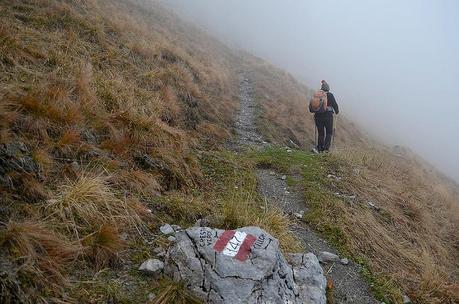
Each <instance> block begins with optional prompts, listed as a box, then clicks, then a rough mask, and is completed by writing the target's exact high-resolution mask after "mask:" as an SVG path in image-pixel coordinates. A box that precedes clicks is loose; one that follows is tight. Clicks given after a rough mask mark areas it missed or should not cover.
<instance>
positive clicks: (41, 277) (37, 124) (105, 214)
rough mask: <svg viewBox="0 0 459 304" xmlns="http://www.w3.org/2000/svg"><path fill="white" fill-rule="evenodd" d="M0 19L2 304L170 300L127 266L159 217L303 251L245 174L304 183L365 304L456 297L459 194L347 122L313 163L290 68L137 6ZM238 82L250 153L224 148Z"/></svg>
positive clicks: (27, 3)
mask: <svg viewBox="0 0 459 304" xmlns="http://www.w3.org/2000/svg"><path fill="white" fill-rule="evenodd" d="M0 19H1V23H0V193H1V198H0V225H1V227H0V265H1V269H2V272H1V276H0V292H1V294H0V300H1V301H0V302H2V303H108V302H110V303H139V302H146V301H147V296H148V293H149V292H151V291H154V292H159V293H161V292H163V291H165V290H166V291H167V290H170V288H171V286H174V288H175V289H174V290H177V294H180V296H183V299H184V300H183V302H184V303H185V302H186V301H188V300H189V299H191V298H192V297H191V296H190V295H188V294H187V293H186V291H185V290H184V288H183V286H181V285H180V284H178V285H177V284H176V283H172V282H171V281H170V280H168V279H162V280H160V281H159V282H157V281H154V280H150V279H146V278H145V277H144V276H141V275H139V274H138V273H137V272H136V271H135V270H136V269H137V268H138V266H139V263H141V262H142V261H143V260H145V259H146V258H149V257H153V256H155V253H154V252H153V250H152V248H153V247H161V248H166V247H167V246H168V245H169V243H170V242H169V241H168V240H167V239H166V238H165V237H164V236H161V235H158V233H157V230H158V227H159V226H161V225H162V224H164V223H175V224H180V225H182V226H184V227H188V226H192V225H193V224H194V223H195V221H196V220H198V219H202V218H205V219H206V220H207V221H208V222H209V224H210V225H212V226H214V227H219V228H226V229H230V228H231V229H235V228H238V227H242V226H244V225H257V226H260V227H262V228H264V229H266V230H267V231H269V232H270V233H271V234H272V235H274V236H275V237H277V238H278V239H279V240H280V243H281V248H282V249H283V250H285V251H289V252H291V251H301V250H303V244H301V243H300V242H299V241H298V240H297V239H296V238H295V236H294V234H292V232H291V228H292V227H290V225H289V223H291V222H292V221H291V219H290V218H289V215H288V214H285V213H283V212H281V211H280V210H276V209H270V210H264V209H263V210H264V211H263V214H260V212H261V211H260V210H261V209H260V206H262V205H263V200H262V198H261V197H260V196H259V194H258V193H257V179H256V176H255V173H254V172H255V170H256V168H257V167H259V166H268V167H270V168H273V169H276V170H278V171H279V172H283V173H284V174H286V175H288V176H297V175H300V176H302V177H301V178H302V180H301V183H299V184H298V186H299V187H302V188H301V189H302V195H303V196H304V199H305V200H306V201H307V202H308V203H309V204H310V205H311V214H310V215H309V216H306V217H305V219H304V221H305V222H306V223H307V224H309V225H311V226H312V227H314V228H315V229H316V230H317V231H318V232H319V233H321V234H322V235H323V236H324V237H325V238H327V239H328V240H329V241H330V242H331V243H333V244H334V245H335V246H336V247H337V248H338V249H339V250H340V251H341V252H342V253H343V254H345V255H346V256H348V257H349V258H351V259H353V260H355V261H356V262H357V263H360V264H361V265H362V269H364V272H365V273H366V275H367V278H368V280H369V282H371V284H372V287H374V292H375V293H377V294H378V297H379V298H380V299H384V300H385V301H386V303H398V302H400V301H401V294H402V293H405V294H408V295H409V296H410V298H411V299H412V300H414V301H415V303H455V302H456V301H458V294H459V289H458V286H459V285H458V282H459V277H458V276H459V271H458V269H459V238H458V235H457V231H458V229H459V187H458V186H457V184H455V183H454V182H452V181H450V180H448V179H447V178H446V177H444V176H443V175H442V174H441V173H439V172H437V171H436V170H435V169H434V168H433V167H431V166H429V165H428V164H427V163H426V162H425V161H423V160H421V159H420V158H418V157H417V156H415V154H414V153H412V152H410V151H408V150H405V149H396V150H393V149H391V148H388V147H385V146H383V145H382V144H379V143H375V142H373V141H372V140H371V139H368V138H367V137H366V136H365V135H364V133H363V132H361V131H359V129H358V127H357V126H356V125H354V124H353V123H352V122H350V121H349V120H347V119H346V118H345V117H340V118H339V123H338V135H337V137H336V138H337V141H336V151H335V152H334V153H332V154H331V155H328V156H326V157H311V155H310V154H309V153H308V152H304V150H305V151H307V150H309V147H310V145H311V143H312V142H313V136H314V131H313V123H312V117H311V115H310V114H309V113H308V112H307V109H306V106H305V104H306V97H307V96H309V94H310V92H311V88H307V87H306V86H304V85H303V84H301V83H299V82H298V81H297V80H295V79H294V78H293V77H292V76H291V75H289V74H288V73H286V72H284V71H282V70H280V69H278V68H276V67H273V66H272V65H270V64H269V63H267V62H265V61H263V60H261V59H259V58H256V57H254V56H252V55H250V54H246V53H242V52H239V51H234V50H231V49H229V48H228V47H226V46H225V45H223V44H222V43H220V42H218V41H217V40H215V39H213V38H211V37H209V36H207V35H206V34H205V33H203V32H202V31H200V30H199V29H197V28H195V27H194V26H192V25H190V24H187V23H185V22H183V21H181V20H179V19H178V18H177V17H176V16H175V15H173V14H172V13H170V12H169V11H167V10H164V9H162V8H161V7H160V6H159V5H157V4H156V3H155V2H152V3H150V1H142V0H116V1H108V0H80V1H70V0H68V1H58V0H47V1H45V0H32V1H31V0H20V1H17V0H16V1H13V0H11V1H8V0H5V1H1V2H0ZM242 75H245V76H244V77H249V78H250V79H251V81H252V82H253V87H254V95H255V101H256V104H257V107H256V109H255V112H256V121H255V123H256V126H257V128H258V130H259V131H260V133H261V134H262V136H263V137H264V138H265V139H266V141H268V142H269V143H270V144H271V147H270V148H267V150H265V151H252V150H251V149H247V150H244V151H241V152H240V153H234V151H230V150H228V145H227V143H228V142H230V141H234V137H235V133H236V131H235V128H234V121H235V117H236V116H237V113H238V108H239V82H240V78H241V77H242ZM286 145H288V146H290V147H292V148H293V149H294V156H295V157H293V158H292V156H289V155H288V154H286V152H285V149H284V148H283V147H284V146H286ZM308 166H310V167H308ZM304 168H311V170H306V171H303V170H304ZM329 174H333V175H336V176H340V178H342V179H340V181H339V182H329V180H328V178H327V176H328V175H329ZM336 193H339V194H341V195H343V194H344V195H348V196H350V195H355V196H356V197H357V199H356V201H355V202H351V203H349V202H348V200H347V199H346V198H345V197H344V196H341V197H337V196H336V195H334V194H336ZM368 202H374V203H375V204H376V205H377V207H378V210H377V211H375V210H373V209H372V208H368V205H367V203H368ZM238 210H244V212H239V213H238V212H236V211H238ZM187 299H188V300H187ZM189 301H191V300H189ZM177 303H178V301H177Z"/></svg>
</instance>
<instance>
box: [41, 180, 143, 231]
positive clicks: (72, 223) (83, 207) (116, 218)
mask: <svg viewBox="0 0 459 304" xmlns="http://www.w3.org/2000/svg"><path fill="white" fill-rule="evenodd" d="M45 214H48V215H47V219H48V220H53V221H54V223H55V225H56V226H61V227H64V228H65V229H66V230H67V231H68V232H69V233H72V234H74V235H75V236H76V237H77V238H80V237H79V236H80V233H81V232H84V231H87V230H88V229H94V228H97V227H100V226H101V225H103V224H106V223H111V224H113V225H121V224H122V223H130V224H133V225H135V224H136V222H137V216H136V213H135V211H134V210H133V208H132V207H131V206H130V205H129V204H128V203H127V202H126V201H124V200H122V199H119V198H118V197H117V195H116V193H115V191H114V189H113V188H112V187H111V186H110V184H109V183H108V177H107V176H104V175H102V174H94V173H91V172H82V173H81V175H80V176H79V177H78V178H77V179H76V180H75V181H68V183H66V184H63V185H61V186H60V187H59V188H58V191H57V195H56V196H55V198H53V199H50V200H48V202H47V203H46V206H45Z"/></svg>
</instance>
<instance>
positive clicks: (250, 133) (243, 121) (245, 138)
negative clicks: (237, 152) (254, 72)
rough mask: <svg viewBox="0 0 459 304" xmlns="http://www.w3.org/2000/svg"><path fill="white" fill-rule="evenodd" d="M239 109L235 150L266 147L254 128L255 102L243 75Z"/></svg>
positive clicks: (251, 89)
mask: <svg viewBox="0 0 459 304" xmlns="http://www.w3.org/2000/svg"><path fill="white" fill-rule="evenodd" d="M239 100H240V109H239V114H238V116H237V119H236V132H237V142H236V145H235V147H234V148H235V149H239V148H241V147H243V146H246V145H250V146H252V147H255V148H258V147H262V146H263V145H266V144H267V143H266V142H265V141H263V139H262V137H261V135H260V134H258V132H257V128H256V126H255V123H254V122H255V101H254V99H253V86H252V82H251V81H250V80H249V78H248V77H247V76H245V75H243V76H242V77H241V82H240V87H239Z"/></svg>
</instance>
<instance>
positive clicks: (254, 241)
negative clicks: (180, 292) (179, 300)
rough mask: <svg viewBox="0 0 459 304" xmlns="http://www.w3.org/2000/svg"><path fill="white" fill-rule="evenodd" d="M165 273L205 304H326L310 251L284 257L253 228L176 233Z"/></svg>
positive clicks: (318, 269)
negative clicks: (182, 282) (181, 282)
mask: <svg viewBox="0 0 459 304" xmlns="http://www.w3.org/2000/svg"><path fill="white" fill-rule="evenodd" d="M175 237H176V238H177V241H176V242H175V243H174V244H173V246H172V247H171V248H170V249H169V251H168V253H167V255H166V263H165V273H166V274H168V275H169V276H171V277H172V278H173V279H174V280H177V281H179V280H180V281H184V282H185V283H186V286H187V287H188V288H189V289H190V290H191V291H192V292H193V293H194V294H196V295H197V296H198V297H200V298H201V299H202V300H203V301H205V302H206V303H231V304H235V303H273V304H274V303H279V304H280V303H282V304H284V303H292V304H293V303H309V304H325V302H326V297H325V288H326V280H325V277H324V275H323V271H322V268H321V266H320V264H319V261H318V259H317V257H316V256H315V255H314V254H312V253H307V254H289V255H288V256H287V259H286V258H284V256H283V255H282V253H281V251H280V249H279V243H278V241H277V240H276V239H275V238H274V237H272V236H271V235H270V234H268V233H267V232H266V231H264V230H262V229H260V228H258V227H244V228H241V229H238V230H236V231H234V230H230V231H224V230H220V229H212V228H208V227H191V228H188V229H186V230H183V231H178V232H177V233H176V234H175Z"/></svg>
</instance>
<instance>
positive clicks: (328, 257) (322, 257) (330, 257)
mask: <svg viewBox="0 0 459 304" xmlns="http://www.w3.org/2000/svg"><path fill="white" fill-rule="evenodd" d="M317 257H318V258H319V261H320V262H321V263H328V262H338V261H339V256H337V255H336V254H334V253H331V252H328V251H321V252H319V255H318V256H317Z"/></svg>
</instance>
